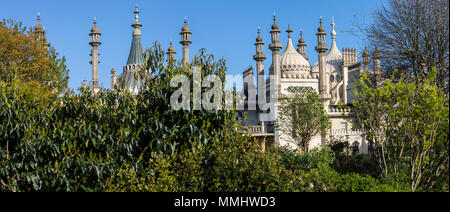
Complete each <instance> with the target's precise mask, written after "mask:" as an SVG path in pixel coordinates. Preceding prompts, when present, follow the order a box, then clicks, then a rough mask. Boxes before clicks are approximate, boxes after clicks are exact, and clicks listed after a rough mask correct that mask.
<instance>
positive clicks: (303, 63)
mask: <svg viewBox="0 0 450 212" xmlns="http://www.w3.org/2000/svg"><path fill="white" fill-rule="evenodd" d="M281 71H307V72H310V71H311V65H310V64H309V62H308V60H306V59H305V58H304V57H303V56H302V55H301V54H300V53H298V52H297V51H296V50H295V49H294V45H292V40H291V38H289V41H288V45H287V47H286V50H285V51H284V53H283V54H282V55H281Z"/></svg>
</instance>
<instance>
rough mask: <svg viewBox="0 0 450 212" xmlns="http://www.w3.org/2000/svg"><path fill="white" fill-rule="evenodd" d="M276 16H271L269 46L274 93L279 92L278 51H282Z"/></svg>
mask: <svg viewBox="0 0 450 212" xmlns="http://www.w3.org/2000/svg"><path fill="white" fill-rule="evenodd" d="M276 21H277V18H276V15H275V14H273V25H272V30H271V31H270V34H271V37H272V44H270V45H269V49H270V50H272V74H273V78H274V82H275V86H274V87H275V92H276V93H278V92H280V91H281V85H280V78H281V64H280V51H281V49H283V44H281V43H280V30H279V27H278V25H277V23H276Z"/></svg>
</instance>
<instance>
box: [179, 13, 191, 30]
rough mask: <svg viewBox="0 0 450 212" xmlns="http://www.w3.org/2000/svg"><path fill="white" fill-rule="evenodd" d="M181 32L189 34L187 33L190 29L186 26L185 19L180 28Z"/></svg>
mask: <svg viewBox="0 0 450 212" xmlns="http://www.w3.org/2000/svg"><path fill="white" fill-rule="evenodd" d="M181 31H182V32H189V31H191V29H190V28H189V26H188V25H187V18H186V17H184V26H183V28H181Z"/></svg>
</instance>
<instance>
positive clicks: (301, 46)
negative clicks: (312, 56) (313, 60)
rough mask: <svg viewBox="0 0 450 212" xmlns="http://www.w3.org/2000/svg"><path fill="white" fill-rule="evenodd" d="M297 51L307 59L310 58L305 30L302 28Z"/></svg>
mask: <svg viewBox="0 0 450 212" xmlns="http://www.w3.org/2000/svg"><path fill="white" fill-rule="evenodd" d="M297 47H298V48H297V52H298V53H299V54H301V55H302V56H303V57H304V58H305V59H306V60H309V57H308V56H307V55H306V42H305V39H304V38H303V30H302V29H300V39H299V40H298V44H297Z"/></svg>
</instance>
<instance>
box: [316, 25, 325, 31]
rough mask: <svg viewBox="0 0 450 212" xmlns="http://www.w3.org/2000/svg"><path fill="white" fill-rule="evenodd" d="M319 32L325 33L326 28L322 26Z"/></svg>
mask: <svg viewBox="0 0 450 212" xmlns="http://www.w3.org/2000/svg"><path fill="white" fill-rule="evenodd" d="M317 31H318V32H325V28H324V27H323V26H320V27H319V28H318V29H317Z"/></svg>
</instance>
